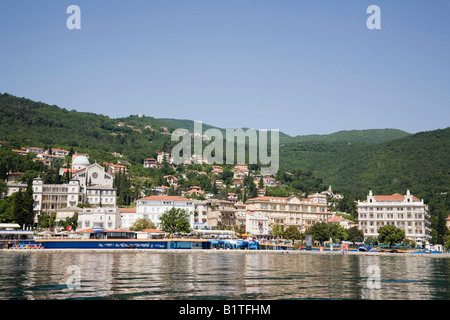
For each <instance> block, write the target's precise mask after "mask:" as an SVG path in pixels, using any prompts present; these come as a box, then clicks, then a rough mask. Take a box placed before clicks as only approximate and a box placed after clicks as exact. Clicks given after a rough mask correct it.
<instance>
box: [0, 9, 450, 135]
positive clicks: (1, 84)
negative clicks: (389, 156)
mask: <svg viewBox="0 0 450 320" xmlns="http://www.w3.org/2000/svg"><path fill="white" fill-rule="evenodd" d="M430 3H431V4H430ZM72 4H75V5H78V6H79V7H80V8H81V30H69V29H67V27H66V20H67V18H68V17H69V14H67V13H66V9H67V7H68V6H69V5H72ZM372 4H375V5H378V6H379V7H380V8H381V29H380V30H369V29H368V28H367V27H366V20H367V18H368V17H369V16H370V15H369V14H367V13H366V9H367V7H368V6H369V5H372ZM0 49H1V50H0V92H8V93H10V94H13V95H17V96H20V97H27V98H30V99H33V100H37V101H42V102H45V103H48V104H55V105H58V106H60V107H63V108H66V109H69V110H71V109H75V110H77V111H87V112H94V113H99V114H105V115H108V116H110V117H113V118H116V117H122V116H128V115H130V114H138V113H139V112H141V113H143V114H145V115H148V116H153V117H156V118H165V117H167V118H178V119H191V120H201V121H203V122H204V123H208V124H211V125H216V126H219V127H224V128H235V127H251V128H256V129H280V130H281V131H283V132H286V133H288V134H291V135H303V134H325V133H331V132H335V131H339V130H350V129H372V128H397V129H402V130H405V131H408V132H412V133H414V132H419V131H426V130H433V129H438V128H445V127H448V125H449V119H450V111H449V110H450V0H433V1H425V0H421V1H404V0H395V1H393V0H389V1H385V0H370V1H365V0H339V1H338V0H330V1H328V0H327V1H325V0H323V1H322V0H309V1H301V0H281V1H275V0H270V1H269V0H258V1H256V0H251V1H250V0H239V1H238V0H226V1H225V0H161V1H159V0H158V1H157V0H130V1H111V0H110V1H104V0H95V1H85V0H71V1H63V0H58V1H56V0H55V1H50V0H45V1H31V0H30V1H25V0H15V1H13V0H1V1H0Z"/></svg>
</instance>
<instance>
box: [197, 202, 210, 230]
mask: <svg viewBox="0 0 450 320" xmlns="http://www.w3.org/2000/svg"><path fill="white" fill-rule="evenodd" d="M193 202H194V229H199V230H202V229H205V228H206V225H207V222H208V215H207V212H208V206H207V201H206V200H194V201H193Z"/></svg>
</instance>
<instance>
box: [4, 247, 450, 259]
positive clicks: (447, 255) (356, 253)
mask: <svg viewBox="0 0 450 320" xmlns="http://www.w3.org/2000/svg"><path fill="white" fill-rule="evenodd" d="M2 253H31V254H32V253H178V254H180V253H182V254H189V253H197V254H198V253H204V254H280V255H322V256H324V255H326V256H329V255H338V256H385V257H407V256H409V257H427V258H450V253H429V254H426V253H390V252H360V251H349V252H346V253H345V254H342V253H341V252H339V251H333V252H330V251H322V252H321V251H306V250H303V251H299V250H223V249H219V250H217V249H128V248H124V249H119V248H113V249H0V254H2Z"/></svg>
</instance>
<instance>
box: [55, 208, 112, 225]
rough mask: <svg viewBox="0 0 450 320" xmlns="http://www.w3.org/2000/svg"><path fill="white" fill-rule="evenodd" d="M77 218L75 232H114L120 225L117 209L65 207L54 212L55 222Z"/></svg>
mask: <svg viewBox="0 0 450 320" xmlns="http://www.w3.org/2000/svg"><path fill="white" fill-rule="evenodd" d="M75 214H76V215H77V216H78V225H77V230H84V229H90V228H91V229H103V230H115V229H117V228H118V227H119V224H120V212H119V208H118V207H84V208H79V207H67V208H62V209H58V210H57V211H56V219H55V222H56V224H58V222H59V221H61V220H65V219H66V218H70V217H73V216H74V215H75Z"/></svg>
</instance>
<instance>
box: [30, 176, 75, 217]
mask: <svg viewBox="0 0 450 320" xmlns="http://www.w3.org/2000/svg"><path fill="white" fill-rule="evenodd" d="M33 197H34V211H36V212H37V213H40V212H43V213H51V212H56V211H57V210H59V209H62V208H66V207H74V206H76V205H77V204H78V203H80V202H82V191H81V185H80V182H79V181H78V180H71V181H70V182H69V183H68V184H44V181H43V180H42V179H41V178H36V179H34V180H33Z"/></svg>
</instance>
